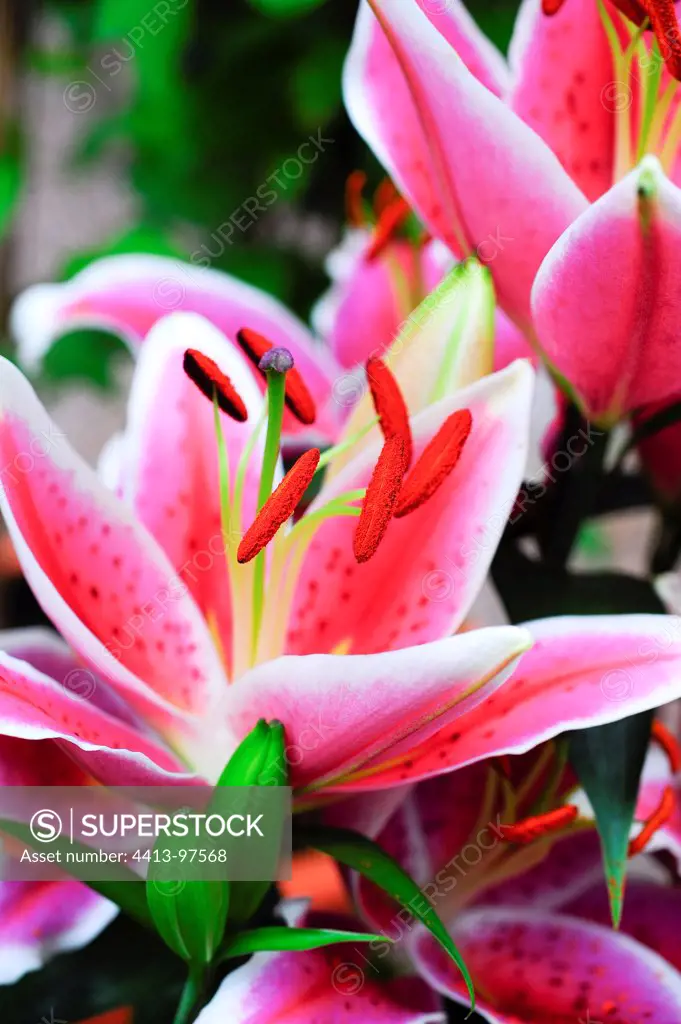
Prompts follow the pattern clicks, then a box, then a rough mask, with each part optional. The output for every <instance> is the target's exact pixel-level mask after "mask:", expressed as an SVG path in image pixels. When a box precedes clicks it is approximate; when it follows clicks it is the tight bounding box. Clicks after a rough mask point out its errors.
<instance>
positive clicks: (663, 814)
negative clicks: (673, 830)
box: [627, 786, 676, 857]
mask: <svg viewBox="0 0 681 1024" xmlns="http://www.w3.org/2000/svg"><path fill="white" fill-rule="evenodd" d="M675 806H676V797H675V795H674V790H673V789H672V787H671V786H665V787H664V791H663V793H662V797H661V799H660V802H659V804H658V805H657V807H656V808H655V810H654V811H653V813H652V814H651V815H649V817H648V818H646V820H645V822H644V823H643V828H642V829H641V831H640V832H639V834H638V835H637V836H634V838H633V839H632V840H630V842H629V849H628V851H627V853H628V855H629V856H630V857H633V856H634V855H635V854H637V853H641V851H642V850H644V849H645V847H646V846H647V845H648V843H649V842H650V840H651V839H652V837H653V836H654V835H655V833H656V832H657V831H658V829H661V828H662V826H663V825H665V824H666V823H667V822H668V821H669V819H670V818H671V816H672V814H673V813H674V808H675Z"/></svg>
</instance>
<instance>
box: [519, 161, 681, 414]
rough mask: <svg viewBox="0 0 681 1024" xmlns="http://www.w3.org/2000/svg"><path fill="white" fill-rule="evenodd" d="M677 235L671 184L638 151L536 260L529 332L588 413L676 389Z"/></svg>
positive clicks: (678, 196) (613, 410) (677, 203)
mask: <svg viewBox="0 0 681 1024" xmlns="http://www.w3.org/2000/svg"><path fill="white" fill-rule="evenodd" d="M680 245H681V190H679V189H678V188H677V187H676V186H675V185H672V184H671V182H670V181H669V180H668V179H667V178H666V177H665V175H664V173H663V172H662V169H661V167H660V165H659V163H658V162H657V160H656V159H655V158H654V157H646V159H645V160H644V161H643V162H642V163H641V164H640V166H639V167H638V168H636V170H634V171H632V172H631V174H629V175H627V177H626V178H624V179H623V180H622V181H620V182H619V183H618V184H617V185H615V186H614V187H613V188H612V189H610V191H609V192H607V193H606V194H605V195H604V196H603V197H602V198H601V199H599V200H598V201H597V202H596V203H594V204H593V206H591V207H590V208H589V210H588V211H587V212H586V213H585V214H583V215H582V216H581V217H580V218H579V219H578V220H576V221H575V223H574V224H573V225H572V226H571V227H570V228H569V230H568V231H566V232H565V234H564V235H563V237H562V238H560V239H559V240H558V242H557V243H556V245H555V246H554V247H553V249H552V250H551V252H550V253H549V255H548V256H547V257H546V259H545V260H544V262H543V264H542V266H541V268H540V270H539V273H538V274H537V280H536V282H535V285H534V288H533V290H532V308H533V312H534V317H535V325H536V328H537V333H538V336H539V340H540V343H541V345H542V348H543V349H544V351H545V353H546V355H547V357H548V359H549V360H550V361H551V363H552V364H553V365H554V366H555V367H556V368H557V369H558V370H559V371H560V373H562V374H563V375H564V376H565V377H566V378H567V380H568V381H569V382H570V384H571V385H572V387H573V388H574V390H575V391H576V393H577V396H578V399H579V400H580V401H581V403H582V404H583V406H584V408H585V409H586V410H587V411H588V413H589V416H590V418H591V419H603V420H606V421H608V422H613V421H614V420H616V419H617V418H619V417H621V415H622V414H623V413H625V412H628V411H630V410H632V409H634V408H636V407H637V406H640V405H645V404H647V403H649V402H658V401H662V400H663V399H665V398H668V397H671V396H672V395H673V394H674V393H675V392H677V391H678V388H679V379H681V345H679V344H678V341H677V335H676V324H677V321H678V318H679V315H680V314H681V309H680V308H679V295H681V262H680V261H679V258H678V252H679V246H680ZM604 252H607V253H609V257H608V259H607V260H603V258H602V257H603V253H604Z"/></svg>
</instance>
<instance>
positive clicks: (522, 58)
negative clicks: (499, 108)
mask: <svg viewBox="0 0 681 1024" xmlns="http://www.w3.org/2000/svg"><path fill="white" fill-rule="evenodd" d="M541 8H542V0H523V4H522V6H521V8H520V11H519V12H518V17H517V19H516V23H515V29H514V32H513V38H512V40H511V45H510V48H509V59H510V63H511V70H512V72H513V84H512V86H511V90H510V94H509V97H508V102H509V104H510V106H511V109H512V110H515V112H516V113H517V114H518V115H519V116H520V117H522V119H523V121H524V122H525V123H526V124H528V125H529V126H530V127H531V128H533V129H534V130H535V132H536V133H537V135H540V136H541V138H542V139H543V140H544V142H546V144H547V145H548V146H550V147H551V149H552V150H553V152H554V153H555V154H556V156H557V157H558V158H559V160H560V162H561V163H562V165H563V167H564V168H565V170H566V171H567V172H568V174H569V175H570V177H571V178H572V179H573V181H575V182H576V183H577V185H579V187H580V188H581V190H582V191H583V192H584V194H585V195H586V196H587V198H588V199H590V200H594V199H597V198H598V197H599V196H600V195H602V194H603V192H605V191H606V190H607V189H608V188H609V187H610V185H611V184H612V180H613V163H614V149H615V113H614V111H615V108H614V107H613V102H614V101H615V100H616V99H617V96H616V94H615V92H614V91H613V90H616V89H617V88H618V83H617V82H616V81H615V71H614V67H613V60H612V53H611V50H610V45H609V43H608V39H607V36H606V34H605V30H604V28H603V23H602V21H601V17H600V14H599V11H598V4H597V3H595V2H594V0H570V3H567V4H564V5H563V7H562V8H561V10H560V11H558V12H557V13H556V14H554V15H552V16H551V17H548V16H547V15H546V14H544V13H543V12H542V9H541ZM621 88H623V87H622V86H620V89H621ZM624 88H626V87H624ZM608 90H609V91H608Z"/></svg>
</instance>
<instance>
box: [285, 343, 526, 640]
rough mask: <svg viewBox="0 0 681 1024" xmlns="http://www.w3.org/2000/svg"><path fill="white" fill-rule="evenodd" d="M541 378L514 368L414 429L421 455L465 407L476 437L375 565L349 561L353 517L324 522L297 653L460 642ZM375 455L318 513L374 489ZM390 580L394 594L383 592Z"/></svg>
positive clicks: (520, 365) (396, 526) (521, 365)
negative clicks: (347, 495)
mask: <svg viewBox="0 0 681 1024" xmlns="http://www.w3.org/2000/svg"><path fill="white" fill-rule="evenodd" d="M533 376H534V375H533V373H532V371H531V369H530V367H529V365H528V364H527V363H525V362H521V361H519V362H516V363H514V364H513V366H511V367H509V368H508V369H507V370H504V371H502V372H500V373H497V374H493V375H491V376H489V377H486V378H484V379H483V380H481V381H479V382H477V383H475V384H473V385H471V386H470V387H468V388H464V389H462V390H460V391H457V392H456V393H455V394H454V395H452V396H451V397H448V398H444V399H442V401H440V402H438V403H436V404H435V405H432V406H429V407H428V408H426V409H425V410H424V411H423V412H421V413H419V415H417V416H415V417H414V418H413V420H412V433H413V436H414V457H415V458H416V457H418V455H419V454H420V452H421V451H422V450H423V449H424V448H425V446H426V444H427V443H428V441H430V439H431V438H432V437H433V436H434V434H435V433H436V432H437V431H438V430H439V428H440V426H441V425H442V423H443V422H444V420H445V419H446V418H447V417H448V416H449V415H450V414H452V413H453V412H454V411H455V410H457V409H470V411H471V413H472V417H473V429H472V431H471V434H470V436H469V438H468V440H467V442H466V445H465V447H464V450H463V454H462V456H461V459H460V461H459V463H458V464H457V466H456V468H455V469H454V471H453V472H452V473H451V474H450V476H449V477H448V478H447V480H446V481H445V482H444V483H443V485H442V486H441V487H440V488H439V490H438V491H437V492H436V493H435V494H434V495H433V497H432V498H431V499H430V500H429V501H427V502H426V503H425V504H424V505H423V506H422V507H421V508H420V509H418V510H417V511H416V512H414V513H412V514H411V515H409V516H406V517H405V518H404V519H393V520H392V522H391V523H390V524H389V526H388V530H387V533H386V535H385V538H384V540H383V542H382V543H381V546H380V547H379V549H378V551H377V553H376V554H375V555H374V556H373V558H372V559H371V560H370V561H369V562H366V563H365V564H363V565H357V563H356V562H355V560H354V557H353V554H352V535H353V533H354V530H355V528H356V520H354V519H351V518H350V517H347V516H346V517H337V518H334V519H330V520H328V521H327V522H325V523H324V525H323V526H321V528H320V529H319V530H318V532H317V534H316V536H315V538H314V540H313V541H312V542H311V544H310V547H309V549H308V552H307V553H306V555H305V560H304V562H303V566H302V570H301V574H300V579H299V583H298V587H297V590H296V595H295V600H294V604H293V609H292V613H291V618H290V631H289V637H288V650H289V651H290V652H291V653H294V654H308V653H311V652H313V651H329V650H333V649H334V647H335V646H336V645H337V644H339V643H342V642H345V641H349V642H350V650H352V652H353V653H373V652H376V651H384V650H391V649H397V648H400V647H408V646H410V645H411V644H414V643H425V642H427V641H429V640H434V639H437V638H438V637H441V636H448V635H449V634H451V633H452V632H453V631H454V630H455V629H456V628H457V627H458V626H459V625H460V624H461V622H462V621H463V619H464V618H465V616H466V614H467V613H468V611H469V609H470V607H471V605H472V603H473V600H474V599H475V597H476V595H477V593H478V591H479V590H480V588H481V587H482V584H483V582H484V579H485V577H486V575H487V570H488V568H489V564H490V562H491V560H492V557H493V555H494V552H495V549H496V546H497V543H498V541H499V537H500V536H501V533H502V531H503V529H504V526H505V524H506V519H507V517H508V515H509V514H510V512H511V510H512V508H513V503H514V501H515V497H516V495H517V492H518V488H519V486H520V484H521V482H522V476H523V472H524V469H525V459H526V454H527V440H528V431H529V415H530V406H531V396H532V383H533ZM377 456H378V448H377V447H373V446H372V447H370V448H367V449H365V450H364V451H362V452H361V453H360V455H358V456H357V458H356V459H355V460H354V461H353V462H351V463H350V464H349V465H348V466H346V467H345V469H344V470H343V471H342V472H341V473H339V475H338V476H336V477H335V478H334V479H333V480H332V481H331V482H330V484H329V485H328V486H325V487H323V488H322V491H321V493H320V494H319V496H318V498H317V500H316V502H315V504H314V505H313V506H312V510H314V509H315V508H319V507H321V506H323V505H324V504H325V503H326V502H327V501H329V500H330V499H331V498H333V497H334V496H336V495H339V494H342V493H344V492H346V491H348V490H354V489H355V488H361V487H366V485H367V483H368V482H369V478H370V476H371V473H372V471H373V467H374V464H375V461H376V458H377ZM386 580H390V585H389V586H386Z"/></svg>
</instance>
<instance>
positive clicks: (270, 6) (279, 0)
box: [249, 0, 325, 18]
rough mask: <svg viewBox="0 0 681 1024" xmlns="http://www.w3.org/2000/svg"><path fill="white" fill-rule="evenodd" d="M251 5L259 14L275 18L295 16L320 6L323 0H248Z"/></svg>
mask: <svg viewBox="0 0 681 1024" xmlns="http://www.w3.org/2000/svg"><path fill="white" fill-rule="evenodd" d="M249 2H250V4H251V7H254V8H255V10H256V11H259V12H260V13H261V14H269V15H271V16H272V17H275V18H296V17H298V16H299V15H301V14H307V13H308V11H313V10H314V9H315V7H321V5H322V4H323V3H324V2H325V0H249Z"/></svg>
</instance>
